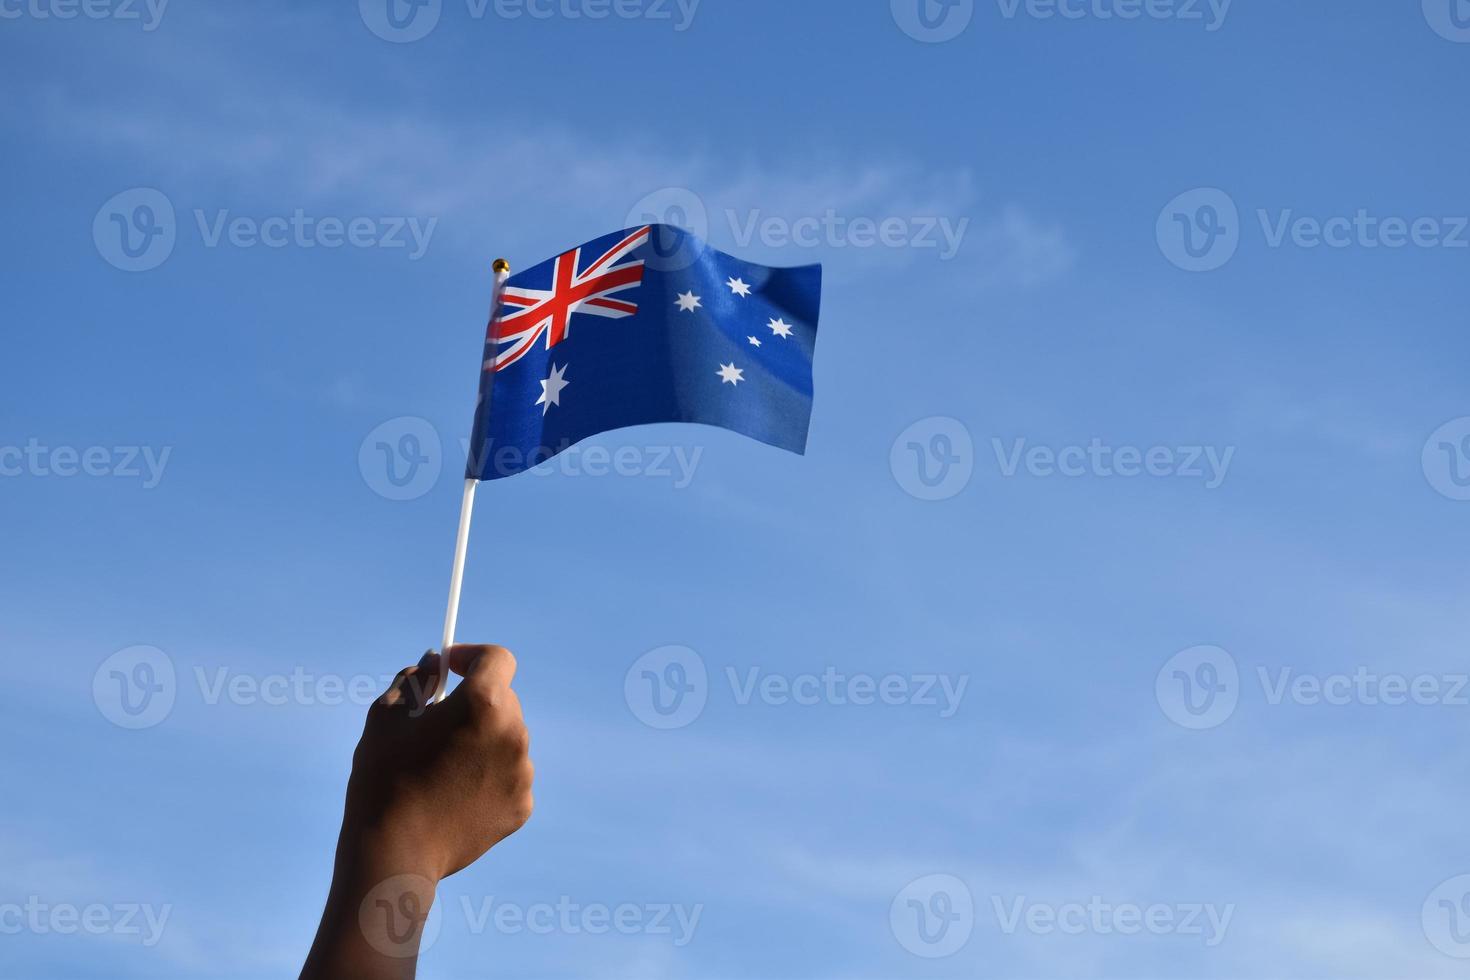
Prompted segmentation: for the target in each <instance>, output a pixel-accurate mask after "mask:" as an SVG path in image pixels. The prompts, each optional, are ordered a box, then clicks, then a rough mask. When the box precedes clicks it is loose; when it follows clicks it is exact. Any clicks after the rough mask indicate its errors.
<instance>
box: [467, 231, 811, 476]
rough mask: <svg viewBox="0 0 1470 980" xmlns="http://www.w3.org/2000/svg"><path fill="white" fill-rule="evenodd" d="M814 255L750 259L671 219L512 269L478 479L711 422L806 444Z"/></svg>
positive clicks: (476, 463)
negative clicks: (783, 264) (583, 448)
mask: <svg viewBox="0 0 1470 980" xmlns="http://www.w3.org/2000/svg"><path fill="white" fill-rule="evenodd" d="M821 292H822V268H821V266H819V265H810V266H802V267H799V268H792V269H773V268H769V267H767V266H762V265H754V264H752V263H749V262H742V261H740V260H739V259H736V258H734V257H732V256H729V255H726V254H725V253H723V252H720V251H718V250H716V249H713V248H710V247H709V246H708V245H705V244H704V243H703V242H701V241H700V240H699V239H698V238H696V237H694V236H693V235H691V234H689V233H688V232H686V231H683V230H682V229H679V228H674V227H672V226H669V225H646V226H643V227H639V228H630V229H628V230H626V231H620V232H617V233H616V234H612V235H607V236H605V237H603V238H599V239H597V240H596V241H593V242H589V243H588V244H586V245H583V246H581V247H580V248H575V249H572V250H571V251H569V252H565V253H563V254H562V255H559V256H557V257H556V258H554V259H550V260H548V261H546V262H543V263H541V264H540V265H538V266H535V267H534V268H531V269H528V270H526V271H525V272H522V273H519V274H517V275H515V276H512V277H511V278H510V280H509V281H508V282H507V283H506V285H505V290H504V293H503V296H502V299H501V304H500V310H499V314H498V315H497V316H496V317H495V319H493V320H492V321H491V323H490V327H489V330H488V331H487V333H486V337H485V363H484V371H483V374H482V376H481V383H480V403H479V407H478V408H477V409H476V413H475V429H474V435H473V436H472V437H471V441H470V450H471V451H470V462H469V471H468V473H467V474H466V475H467V476H468V477H469V478H470V479H475V480H495V479H500V478H503V477H507V476H514V475H515V474H517V473H520V472H522V471H524V470H527V469H530V468H531V467H534V466H536V465H538V464H540V463H544V462H545V461H546V460H548V459H550V458H552V457H553V456H555V455H557V454H558V453H560V452H563V451H565V450H566V449H569V448H570V447H571V446H573V445H575V444H576V443H578V442H580V441H581V440H583V439H586V438H588V437H589V436H593V435H596V434H597V433H599V432H606V431H608V430H609V429H620V428H623V427H626V426H631V425H644V424H648V423H654V422H701V423H704V424H706V425H714V426H718V427H720V428H723V429H730V430H731V431H734V432H739V433H741V434H742V435H747V436H750V437H751V438H753V439H759V440H760V441H761V442H765V443H769V444H770V445H772V446H777V447H780V448H782V449H789V450H791V451H792V452H796V453H801V452H804V451H805V449H806V436H807V426H808V424H809V422H810V420H811V413H812V355H813V352H814V350H815V348H816V340H817V317H818V312H819V310H820V308H821Z"/></svg>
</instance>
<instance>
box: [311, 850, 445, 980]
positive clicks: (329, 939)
mask: <svg viewBox="0 0 1470 980" xmlns="http://www.w3.org/2000/svg"><path fill="white" fill-rule="evenodd" d="M417 839H420V838H417V837H416V836H414V835H404V834H401V833H391V832H388V831H387V830H385V829H382V828H373V827H361V826H356V825H353V824H352V823H350V822H344V824H343V827H342V833H341V837H340V838H339V840H338V843H337V861H336V866H335V868H334V870H333V873H332V887H331V891H330V892H329V893H328V895H327V906H326V910H325V912H324V914H323V916H322V924H321V928H320V929H319V931H318V932H317V937H316V941H315V943H314V944H313V946H312V952H311V955H310V957H309V958H308V961H307V967H308V969H307V971H306V972H303V974H302V976H303V978H308V977H338V976H350V977H357V978H374V980H376V978H409V977H412V976H413V975H414V966H415V963H416V961H417V958H418V954H419V952H420V947H421V946H422V945H424V943H425V941H427V942H432V941H433V940H434V938H435V936H436V934H437V929H436V927H435V925H434V923H432V922H431V921H430V919H429V910H430V909H431V908H432V906H433V904H434V892H435V889H436V887H437V886H438V883H439V879H440V878H441V877H442V876H441V874H440V873H439V864H438V862H437V861H436V860H433V859H431V858H427V857H426V856H425V854H423V853H422V849H420V848H414V847H412V846H405V841H414V840H417Z"/></svg>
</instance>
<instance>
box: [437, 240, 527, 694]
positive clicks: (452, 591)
mask: <svg viewBox="0 0 1470 980" xmlns="http://www.w3.org/2000/svg"><path fill="white" fill-rule="evenodd" d="M494 269H495V284H494V286H493V287H492V288H491V290H490V322H491V323H492V324H493V323H494V322H495V317H496V316H497V315H498V314H499V312H500V297H501V294H502V293H503V292H504V291H505V281H506V280H507V279H509V278H510V263H509V262H507V261H505V259H496V260H495V265H494ZM481 451H482V447H479V446H471V447H470V452H471V453H472V454H477V453H479V452H481ZM479 482H480V481H478V480H474V479H467V480H465V481H464V497H463V498H462V499H461V501H460V505H459V533H458V534H456V535H455V538H454V567H453V570H452V571H450V573H449V607H448V608H447V609H446V610H445V611H444V642H443V643H442V644H441V645H440V647H439V653H440V663H439V669H440V671H441V673H440V679H441V683H440V684H439V689H438V691H437V692H435V694H434V700H435V701H443V700H444V696H445V695H446V694H448V693H449V659H448V658H449V648H450V647H452V646H454V627H455V624H456V623H457V622H458V621H459V593H460V588H461V587H462V586H463V585H464V561H465V553H466V552H467V551H468V550H469V546H470V519H471V518H472V517H473V516H474V513H475V487H476V486H478V485H479Z"/></svg>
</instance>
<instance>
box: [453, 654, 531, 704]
mask: <svg viewBox="0 0 1470 980" xmlns="http://www.w3.org/2000/svg"><path fill="white" fill-rule="evenodd" d="M449 665H450V669H451V670H453V671H455V672H456V673H458V674H460V675H462V676H463V677H464V682H463V683H461V684H460V685H459V687H457V688H455V689H454V693H453V694H451V695H450V696H449V700H450V701H454V702H456V703H457V704H461V705H466V706H468V707H471V708H490V709H494V712H495V713H497V714H499V713H501V712H502V711H504V710H506V709H507V708H508V707H511V706H513V707H514V708H515V709H516V711H517V714H518V713H519V707H520V703H519V700H518V699H516V697H515V692H514V691H512V690H511V689H510V682H511V679H512V678H513V677H515V672H516V658H515V657H514V656H513V655H512V654H511V652H510V651H509V650H507V649H506V648H505V647H497V646H454V647H450V649H449Z"/></svg>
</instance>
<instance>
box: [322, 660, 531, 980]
mask: <svg viewBox="0 0 1470 980" xmlns="http://www.w3.org/2000/svg"><path fill="white" fill-rule="evenodd" d="M446 666H447V667H448V669H449V670H451V671H453V672H454V673H456V674H459V675H461V676H462V677H463V678H464V680H463V681H462V682H461V683H460V685H459V686H458V687H457V688H455V690H454V692H453V693H452V694H450V695H449V697H447V698H445V699H444V700H443V701H441V702H439V703H437V704H435V703H432V699H433V695H434V692H435V690H436V689H437V688H438V685H440V684H443V683H445V682H446V681H447V679H448V678H447V676H445V671H444V668H445V667H446ZM515 670H516V662H515V657H513V656H511V653H510V651H509V650H506V649H505V648H504V647H495V646H455V647H451V648H450V649H449V651H448V657H447V663H446V662H445V659H444V658H441V657H440V656H439V655H438V654H435V653H433V652H432V651H431V652H429V653H427V654H425V655H424V658H423V659H422V660H420V661H419V663H418V665H417V666H415V667H408V668H406V669H404V670H402V671H400V672H399V673H398V675H397V676H396V677H395V678H394V679H393V683H392V685H390V686H389V688H388V690H387V692H385V693H384V694H383V696H382V697H381V698H379V699H378V700H377V701H376V702H375V703H374V704H373V706H372V707H371V708H370V709H369V710H368V718H367V725H366V727H365V729H364V731H363V733H362V739H361V740H360V741H359V742H358V745H357V752H356V753H355V754H354V755H353V759H352V778H351V779H350V780H349V781H348V784H347V807H346V812H345V813H344V815H343V818H342V834H341V836H340V838H339V839H338V842H337V862H336V868H335V871H334V873H333V877H332V889H331V892H330V894H329V895H328V898H327V908H326V912H325V913H324V915H323V917H322V924H321V928H320V929H319V931H318V932H317V937H316V942H315V943H314V944H313V946H312V950H311V953H310V955H309V956H308V958H307V962H306V967H305V968H304V969H303V971H302V974H301V975H302V977H303V980H306V978H312V980H315V978H324V977H331V978H335V977H352V978H357V980H376V978H379V977H385V978H386V977H393V978H403V977H412V976H413V974H414V964H415V960H416V958H417V955H418V949H419V940H420V938H421V936H422V930H423V924H424V921H425V919H426V918H427V916H428V910H429V907H430V906H431V905H432V904H433V901H434V888H435V886H436V885H437V884H438V882H439V881H440V879H442V878H445V877H447V876H449V875H452V874H454V873H455V872H456V871H459V870H461V869H463V868H465V867H467V866H469V865H470V864H472V863H474V862H475V861H476V860H477V859H478V858H479V857H480V856H481V855H483V854H484V853H485V852H486V851H488V850H489V849H490V848H491V847H493V846H495V845H496V844H498V843H499V842H500V841H502V840H504V839H505V838H506V837H509V836H510V835H511V834H513V833H515V832H516V831H517V830H519V829H520V828H521V826H522V825H523V824H525V822H526V820H527V819H528V818H529V817H530V815H531V778H532V766H531V760H530V757H529V755H528V749H529V746H530V740H529V737H528V735H527V732H526V725H525V722H524V720H523V719H522V717H521V703H520V699H519V698H517V697H516V693H515V691H513V690H511V686H510V685H511V679H512V678H513V677H514V676H515Z"/></svg>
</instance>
